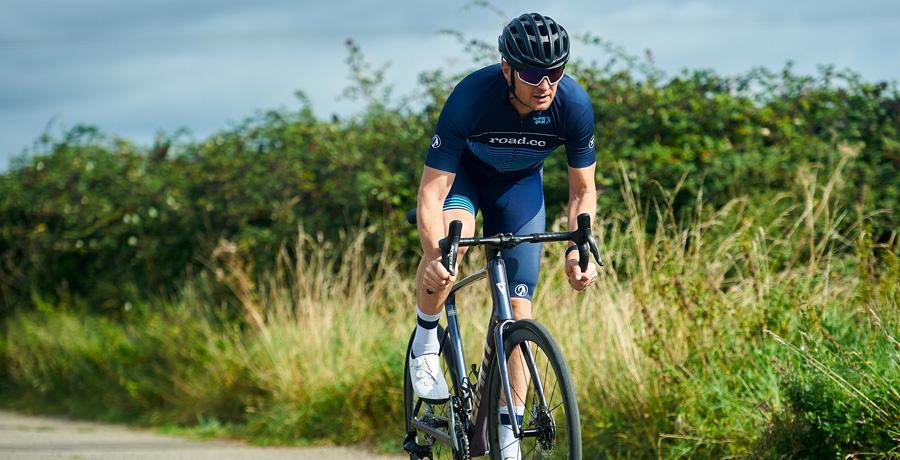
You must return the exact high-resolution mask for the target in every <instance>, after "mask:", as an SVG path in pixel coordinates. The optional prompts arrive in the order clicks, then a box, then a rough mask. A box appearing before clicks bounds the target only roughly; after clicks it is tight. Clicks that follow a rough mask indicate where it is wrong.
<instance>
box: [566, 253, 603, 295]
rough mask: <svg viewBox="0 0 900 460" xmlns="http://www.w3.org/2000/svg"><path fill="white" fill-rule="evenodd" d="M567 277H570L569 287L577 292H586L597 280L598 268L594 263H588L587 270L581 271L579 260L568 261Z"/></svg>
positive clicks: (570, 259)
mask: <svg viewBox="0 0 900 460" xmlns="http://www.w3.org/2000/svg"><path fill="white" fill-rule="evenodd" d="M566 275H568V276H569V286H572V289H575V290H576V291H581V290H584V288H586V287H588V286H590V285H591V283H593V282H594V280H595V279H597V266H596V265H594V263H593V262H588V267H587V270H585V271H584V272H582V271H581V267H580V266H578V258H568V259H566Z"/></svg>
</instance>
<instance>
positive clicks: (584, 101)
mask: <svg viewBox="0 0 900 460" xmlns="http://www.w3.org/2000/svg"><path fill="white" fill-rule="evenodd" d="M499 49H500V55H501V56H502V59H501V62H500V63H499V64H494V65H490V66H487V67H485V68H482V69H480V70H477V71H475V72H473V73H471V74H469V75H468V76H467V77H465V78H464V79H463V80H462V81H460V82H459V84H458V85H457V86H456V88H455V89H454V90H453V92H452V93H451V94H450V97H449V98H448V100H447V103H446V104H445V105H444V107H443V109H442V110H441V115H440V118H439V120H438V124H437V130H436V133H435V135H434V137H433V138H432V142H431V148H430V149H429V150H428V154H427V157H426V160H425V167H424V172H423V174H422V181H421V183H420V185H419V191H418V205H417V216H418V217H417V221H418V228H419V238H420V240H421V244H422V250H423V252H424V254H423V257H422V261H421V262H420V264H419V268H418V271H417V274H416V281H417V284H416V300H417V303H418V305H417V308H416V311H417V326H416V333H415V338H414V339H413V346H412V355H411V356H409V367H410V376H411V380H412V384H413V389H414V391H415V393H416V395H417V396H418V397H420V398H423V399H425V400H426V401H433V402H438V403H439V402H442V401H444V400H446V399H447V398H448V397H449V390H448V387H447V382H446V381H445V379H444V376H443V374H442V372H441V368H440V361H439V358H438V354H437V353H438V351H439V349H440V344H439V342H438V337H437V329H436V328H437V324H438V319H439V318H440V314H441V310H442V309H443V303H444V301H445V300H446V298H447V295H448V294H449V292H450V287H451V286H452V284H453V281H454V280H455V278H454V277H452V276H450V273H449V272H448V271H447V270H446V269H445V268H444V267H443V265H441V251H440V248H439V246H438V241H439V240H440V239H441V238H442V237H443V236H444V235H446V234H447V228H448V226H449V223H450V222H451V221H453V220H460V221H462V222H463V237H469V236H472V235H474V231H475V213H476V210H478V209H480V210H481V212H482V215H483V220H484V229H483V233H484V234H485V235H493V234H496V233H501V232H505V233H514V234H529V233H535V232H543V231H544V228H545V225H546V222H545V220H546V219H545V215H544V194H543V183H542V178H543V162H544V159H545V158H546V157H547V156H548V155H550V153H551V152H552V151H553V150H555V149H556V148H557V147H558V146H559V145H562V144H564V145H565V146H566V155H567V162H568V179H569V202H568V217H569V230H574V229H575V227H576V216H577V215H578V214H579V213H588V214H589V215H590V216H592V219H593V216H594V214H595V212H596V202H597V191H596V185H595V182H594V168H595V155H596V154H595V150H594V137H593V131H594V114H593V109H592V107H591V101H590V98H589V97H588V94H587V92H586V91H585V90H584V89H583V88H581V86H579V85H578V83H577V82H576V81H575V80H574V79H573V78H571V77H569V76H568V75H565V65H566V62H567V61H568V59H569V36H568V34H567V32H566V30H565V29H564V28H563V27H562V26H561V25H559V24H558V23H557V22H556V21H554V20H553V19H552V18H550V17H547V16H543V15H541V14H538V13H530V14H523V15H521V16H519V17H517V18H514V19H513V20H511V21H510V22H509V24H507V25H506V27H504V28H503V32H502V33H501V35H500V37H499ZM572 249H574V244H573V245H570V246H569V248H567V249H566V251H565V253H564V255H563V257H565V264H566V273H567V275H568V281H569V284H570V285H571V286H572V288H574V289H576V290H579V291H580V290H583V289H584V288H586V287H587V286H588V285H590V284H591V283H592V282H593V280H594V279H595V278H596V276H597V267H596V266H595V265H594V264H593V263H590V264H589V265H588V268H587V270H585V271H584V272H582V270H581V269H580V267H579V266H578V252H577V251H573V250H572ZM464 252H465V251H464V249H461V250H460V258H461V257H462V255H463V253H464ZM540 256H541V245H540V244H524V245H520V246H517V247H516V248H514V249H512V250H508V251H504V253H503V257H504V259H505V261H506V268H507V282H508V286H507V289H509V293H510V296H511V298H512V301H511V302H512V307H513V315H514V317H515V318H516V319H526V318H531V299H532V297H533V295H534V289H535V285H536V283H537V280H538V270H539V262H540ZM516 366H521V362H520V361H519V360H515V359H513V360H511V361H510V371H511V372H510V375H511V378H512V385H513V388H524V386H525V385H527V382H525V381H524V378H523V377H521V375H522V372H515V370H516ZM516 377H518V378H516ZM519 391H520V392H521V390H519ZM517 402H518V403H523V402H521V401H517ZM515 403H516V402H514V405H516V404H515ZM502 404H504V403H501V405H502ZM515 409H516V414H517V415H518V417H517V418H518V419H519V420H518V422H519V423H521V418H522V415H523V414H524V406H522V407H519V406H518V405H516V407H515ZM500 414H501V415H500V418H501V423H502V425H501V428H500V430H501V432H500V440H501V443H502V445H504V446H506V445H509V447H507V448H504V449H503V452H502V456H503V458H504V459H506V458H512V459H517V458H519V456H520V454H519V452H518V451H519V447H518V443H517V442H516V441H515V437H514V436H513V432H512V429H511V428H510V427H509V426H510V423H511V422H513V421H512V420H509V416H508V409H507V408H506V407H501V409H500Z"/></svg>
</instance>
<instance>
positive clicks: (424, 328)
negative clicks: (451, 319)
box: [412, 305, 441, 358]
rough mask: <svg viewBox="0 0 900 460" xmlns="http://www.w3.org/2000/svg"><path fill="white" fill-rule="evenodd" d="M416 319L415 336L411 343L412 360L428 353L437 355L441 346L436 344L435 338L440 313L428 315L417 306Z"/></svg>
mask: <svg viewBox="0 0 900 460" xmlns="http://www.w3.org/2000/svg"><path fill="white" fill-rule="evenodd" d="M416 317H417V318H416V319H417V321H416V323H417V324H416V336H415V338H413V343H412V355H413V358H415V357H418V356H422V355H427V354H429V353H434V354H437V352H439V351H440V350H441V344H440V343H439V342H438V336H437V326H438V320H439V319H441V313H440V312H438V313H436V314H434V315H429V314H426V313H423V312H422V309H421V308H419V306H418V305H417V306H416Z"/></svg>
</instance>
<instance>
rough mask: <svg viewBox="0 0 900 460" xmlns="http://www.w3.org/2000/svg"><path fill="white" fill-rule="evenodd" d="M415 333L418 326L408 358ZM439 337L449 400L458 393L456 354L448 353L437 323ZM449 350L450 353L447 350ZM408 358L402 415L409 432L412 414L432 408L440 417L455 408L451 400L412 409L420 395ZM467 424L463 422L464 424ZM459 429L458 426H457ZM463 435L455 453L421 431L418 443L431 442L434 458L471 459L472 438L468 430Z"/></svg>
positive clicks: (405, 363) (422, 413)
mask: <svg viewBox="0 0 900 460" xmlns="http://www.w3.org/2000/svg"><path fill="white" fill-rule="evenodd" d="M415 335H416V331H415V329H413V333H412V334H411V335H410V337H409V343H408V344H407V346H406V355H405V356H407V359H408V357H409V354H410V351H411V350H412V342H413V338H414V337H415ZM438 338H440V339H441V340H442V343H441V368H442V369H443V372H444V378H446V379H447V383H448V384H449V385H450V399H451V401H452V400H453V397H454V396H456V395H457V394H458V389H457V388H456V384H455V382H456V379H455V378H454V375H455V372H454V370H453V369H455V367H454V366H453V364H454V360H453V354H452V353H449V345H448V346H447V347H445V346H444V345H445V344H447V343H449V340H448V338H447V336H445V335H444V328H443V326H440V325H438ZM445 351H447V352H445ZM407 359H404V360H403V364H404V370H403V414H404V420H405V421H406V433H410V432H411V431H413V427H412V417H413V416H418V417H422V415H424V414H425V413H426V412H427V411H429V410H430V411H432V413H434V414H435V415H437V416H441V417H449V416H450V411H451V410H452V405H451V403H450V402H447V403H444V404H435V405H432V404H428V403H423V404H422V407H421V409H420V410H419V413H418V414H413V413H412V412H413V410H414V409H415V406H416V402H417V398H416V396H415V395H414V394H413V390H412V382H411V380H410V376H409V365H408V362H407ZM464 426H465V425H463V427H464ZM457 429H458V430H459V427H457ZM461 433H462V435H461V438H460V439H458V441H459V442H460V445H461V446H462V449H461V450H460V451H459V452H454V451H453V448H452V447H450V446H448V445H446V444H444V443H441V442H439V441H434V440H431V439H430V438H429V437H427V436H425V435H424V434H422V433H418V432H417V433H416V442H417V443H418V444H421V445H431V446H432V449H431V454H432V458H433V459H434V460H468V459H469V440H468V437H466V434H465V433H466V432H465V429H463V430H462V432H461ZM409 458H410V460H420V457H419V456H417V455H415V454H412V453H410V454H409Z"/></svg>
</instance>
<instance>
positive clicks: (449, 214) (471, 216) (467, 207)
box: [416, 168, 479, 314]
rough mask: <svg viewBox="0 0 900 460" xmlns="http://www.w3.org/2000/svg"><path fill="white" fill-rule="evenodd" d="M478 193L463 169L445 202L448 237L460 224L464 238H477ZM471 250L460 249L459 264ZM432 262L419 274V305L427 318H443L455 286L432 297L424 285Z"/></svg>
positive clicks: (423, 267) (421, 264)
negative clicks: (457, 224) (437, 315)
mask: <svg viewBox="0 0 900 460" xmlns="http://www.w3.org/2000/svg"><path fill="white" fill-rule="evenodd" d="M478 203H479V199H478V192H477V189H476V188H475V184H474V182H473V181H472V177H471V175H470V174H469V173H468V171H466V169H465V168H460V169H459V171H458V172H457V173H456V178H455V179H454V181H453V186H452V187H451V188H450V193H449V194H448V195H447V198H446V199H445V200H444V234H445V235H446V234H447V233H448V232H449V228H450V222H453V221H454V220H459V221H461V222H462V224H463V228H462V237H463V238H468V237H472V236H474V235H475V212H476V210H477V209H478ZM467 250H468V248H459V252H458V253H457V259H456V260H457V264H458V263H459V262H460V261H462V257H463V255H465V253H466V251H467ZM428 262H429V261H428V260H427V258H424V257H423V258H422V261H421V262H420V263H419V268H418V270H417V271H416V302H418V305H419V308H421V309H422V311H423V312H425V313H427V314H439V313H440V312H441V310H442V309H443V306H444V301H446V300H447V295H449V293H450V288H451V287H452V284H450V285H448V286H446V287H445V288H444V289H443V290H440V291H436V292H434V293H433V294H429V293H428V292H427V291H426V290H425V287H424V286H423V284H422V273H423V272H424V270H425V264H426V263H428Z"/></svg>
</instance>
